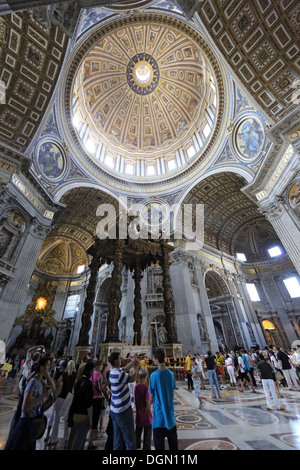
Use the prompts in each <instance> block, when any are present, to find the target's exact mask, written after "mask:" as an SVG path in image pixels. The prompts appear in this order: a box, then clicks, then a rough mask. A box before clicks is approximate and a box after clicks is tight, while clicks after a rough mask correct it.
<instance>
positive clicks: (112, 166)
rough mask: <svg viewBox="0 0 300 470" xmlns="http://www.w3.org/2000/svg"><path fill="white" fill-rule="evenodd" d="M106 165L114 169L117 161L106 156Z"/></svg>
mask: <svg viewBox="0 0 300 470" xmlns="http://www.w3.org/2000/svg"><path fill="white" fill-rule="evenodd" d="M104 163H105V165H107V166H109V167H110V168H114V166H115V160H114V159H113V157H109V156H108V155H106V156H105V159H104Z"/></svg>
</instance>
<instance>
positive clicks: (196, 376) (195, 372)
mask: <svg viewBox="0 0 300 470" xmlns="http://www.w3.org/2000/svg"><path fill="white" fill-rule="evenodd" d="M191 371H192V379H193V383H194V392H195V396H196V398H198V400H199V409H200V410H201V408H202V405H203V400H202V398H201V396H200V394H201V392H200V390H201V378H200V377H201V372H200V370H199V367H198V366H197V364H196V360H195V358H194V357H191Z"/></svg>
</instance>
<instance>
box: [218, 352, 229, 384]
mask: <svg viewBox="0 0 300 470" xmlns="http://www.w3.org/2000/svg"><path fill="white" fill-rule="evenodd" d="M216 361H217V364H218V370H217V374H218V378H219V380H220V381H221V383H222V385H221V386H220V388H221V389H222V390H225V389H226V388H227V387H226V380H225V368H224V366H225V360H224V357H223V356H222V354H221V353H219V352H216Z"/></svg>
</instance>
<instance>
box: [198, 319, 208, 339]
mask: <svg viewBox="0 0 300 470" xmlns="http://www.w3.org/2000/svg"><path fill="white" fill-rule="evenodd" d="M197 321H198V327H199V333H200V338H201V339H202V340H203V341H209V339H210V338H209V335H208V332H207V328H206V325H205V322H204V320H203V318H202V316H201V314H200V313H199V314H198V315H197Z"/></svg>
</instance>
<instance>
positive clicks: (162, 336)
mask: <svg viewBox="0 0 300 470" xmlns="http://www.w3.org/2000/svg"><path fill="white" fill-rule="evenodd" d="M158 340H159V344H164V343H165V342H166V340H167V330H166V328H165V327H164V325H163V324H162V323H161V324H160V326H159V327H158Z"/></svg>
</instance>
